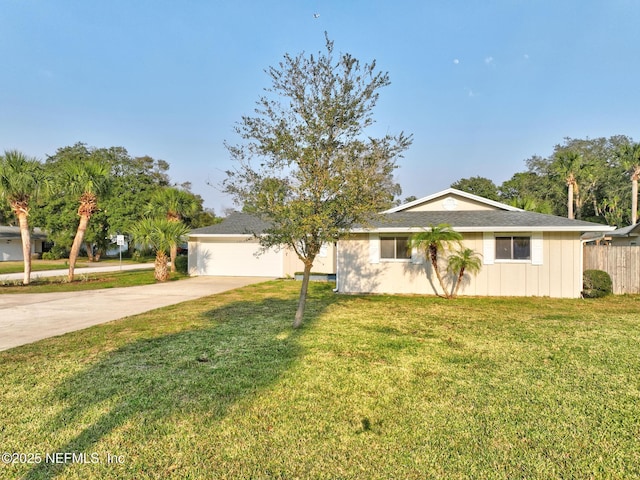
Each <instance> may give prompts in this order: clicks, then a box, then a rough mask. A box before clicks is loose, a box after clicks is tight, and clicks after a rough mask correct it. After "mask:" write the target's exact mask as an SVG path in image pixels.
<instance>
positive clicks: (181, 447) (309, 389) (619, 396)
mask: <svg viewBox="0 0 640 480" xmlns="http://www.w3.org/2000/svg"><path fill="white" fill-rule="evenodd" d="M298 288H299V283H296V282H288V281H275V282H268V283H264V284H259V285H254V286H250V287H246V288H244V289H239V290H235V291H231V292H227V293H224V294H220V295H216V296H212V297H208V298H205V299H201V300H199V301H195V302H188V303H184V304H181V305H176V306H172V307H167V308H164V309H160V310H156V311H153V312H149V313H146V314H143V315H138V316H135V317H130V318H127V319H123V320H120V321H117V322H112V323H110V324H105V325H100V326H97V327H93V328H91V329H88V330H85V331H81V332H75V333H71V334H68V335H65V336H62V337H58V338H53V339H49V340H45V341H41V342H38V343H36V344H32V345H27V346H24V347H19V348H15V349H12V350H9V351H5V352H0V377H1V378H2V380H3V388H2V389H1V390H0V434H1V435H2V437H0V438H2V444H1V445H2V449H1V450H3V451H6V452H18V453H27V454H28V453H32V454H39V455H41V456H42V457H41V458H42V461H41V462H40V463H38V464H15V465H2V464H0V477H2V478H27V479H38V478H52V477H54V476H56V478H65V479H67V478H69V479H80V478H83V479H84V478H113V479H119V478H136V479H145V478H191V479H198V478H223V479H224V478H229V479H232V478H233V479H236V478H287V479H289V478H354V479H355V478H358V479H359V478H403V479H404V478H416V479H417V478H420V479H421V478H443V479H444V478H446V479H462V478H489V479H511V478H528V479H537V478H540V479H543V478H544V479H547V478H620V479H622V478H625V479H626V478H640V413H639V412H640V410H639V409H638V402H639V400H640V380H639V377H638V371H640V316H639V315H638V312H639V311H640V297H638V296H626V297H608V298H605V299H597V300H589V301H585V300H555V299H548V298H527V299H521V298H520V299H506V298H461V299H458V300H455V301H446V300H443V299H439V298H433V297H417V296H415V297H414V296H340V295H335V294H333V293H332V292H331V285H327V284H312V285H310V300H309V303H308V307H307V320H306V324H305V326H304V327H303V328H302V329H300V330H296V331H294V330H292V329H291V328H290V322H291V320H292V317H293V314H294V312H295V308H296V300H297V293H298ZM53 452H74V453H80V452H85V453H86V454H87V458H88V459H89V460H87V461H88V462H90V460H91V458H95V459H97V460H98V462H97V463H77V462H76V463H71V462H68V463H64V464H53V463H47V462H46V461H45V458H46V457H45V455H46V454H47V453H48V454H51V453H53ZM91 454H94V455H95V457H91V456H90V455H91ZM108 455H110V456H111V458H113V457H114V456H121V457H120V459H121V460H122V463H108V462H107V459H108ZM32 458H33V457H32Z"/></svg>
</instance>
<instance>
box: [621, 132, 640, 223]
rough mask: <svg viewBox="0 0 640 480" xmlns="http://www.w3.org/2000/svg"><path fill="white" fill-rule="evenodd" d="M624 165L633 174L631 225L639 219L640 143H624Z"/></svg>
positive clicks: (622, 151) (622, 157)
mask: <svg viewBox="0 0 640 480" xmlns="http://www.w3.org/2000/svg"><path fill="white" fill-rule="evenodd" d="M620 156H621V159H622V166H623V167H624V168H625V169H626V170H627V172H629V175H630V176H631V225H635V224H636V223H637V221H638V180H639V179H640V143H632V144H629V145H623V146H622V149H621V152H620Z"/></svg>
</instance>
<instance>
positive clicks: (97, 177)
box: [0, 143, 221, 283]
mask: <svg viewBox="0 0 640 480" xmlns="http://www.w3.org/2000/svg"><path fill="white" fill-rule="evenodd" d="M168 170H169V163H167V162H166V161H164V160H156V159H153V158H151V157H149V156H143V157H132V156H131V155H129V153H128V152H127V150H126V149H125V148H123V147H109V148H95V147H89V146H87V145H86V144H84V143H76V144H75V145H72V146H67V147H62V148H59V149H58V150H57V151H56V153H55V154H54V155H51V156H48V157H47V158H46V160H45V161H44V162H41V161H39V160H37V159H34V158H30V157H27V156H25V155H24V154H22V153H21V152H17V151H15V150H13V151H5V152H4V155H0V200H3V201H0V224H3V225H16V224H20V226H21V230H23V229H24V228H27V219H28V228H34V227H40V228H42V229H43V230H44V231H45V232H47V234H48V240H49V241H50V242H52V243H53V246H52V251H51V254H52V255H53V256H54V257H67V256H68V257H69V265H70V269H69V279H70V280H72V279H73V266H74V264H75V260H76V258H77V256H78V255H79V254H80V251H81V249H82V250H84V251H86V254H87V255H88V257H89V260H98V259H99V258H100V256H101V255H104V253H105V252H106V251H107V249H108V248H109V245H110V244H111V243H112V239H113V238H114V237H115V235H117V234H122V235H126V236H127V240H128V241H129V242H131V244H130V247H133V244H132V243H133V241H134V236H133V235H132V233H134V232H135V231H136V228H137V225H138V224H139V223H140V222H141V221H142V220H143V219H160V218H161V219H163V220H166V221H168V222H174V223H175V222H179V223H181V224H183V225H184V226H185V228H187V229H189V228H198V227H202V226H207V225H211V224H214V223H217V222H218V221H220V220H221V219H219V218H217V217H216V216H215V213H214V212H213V211H212V210H206V209H204V207H203V199H202V197H200V196H199V195H197V194H194V193H192V192H191V189H190V187H191V185H190V184H189V183H183V184H179V185H178V184H174V183H172V182H171V179H170V178H169V175H168V173H167V171H168ZM23 236H24V235H23ZM175 243H176V242H173V244H172V245H171V248H170V250H171V252H170V255H171V257H172V259H173V260H175V254H176V250H177V246H176V245H175ZM23 247H24V248H26V247H27V246H26V245H25V244H24V241H23ZM130 250H131V251H133V248H131V249H130ZM27 251H28V250H27ZM173 266H175V262H173V263H172V268H173ZM26 270H28V268H27V267H26V266H25V280H26V282H25V283H27V282H28V272H27V271H26Z"/></svg>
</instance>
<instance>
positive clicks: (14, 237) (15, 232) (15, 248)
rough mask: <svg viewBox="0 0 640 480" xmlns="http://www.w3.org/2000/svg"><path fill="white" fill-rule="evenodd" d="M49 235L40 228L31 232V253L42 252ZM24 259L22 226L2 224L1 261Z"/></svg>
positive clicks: (0, 231) (0, 229)
mask: <svg viewBox="0 0 640 480" xmlns="http://www.w3.org/2000/svg"><path fill="white" fill-rule="evenodd" d="M46 239H47V236H46V235H45V233H44V232H43V231H42V230H40V229H39V228H34V229H33V231H32V232H31V254H32V255H33V254H36V253H42V246H43V244H44V242H45V241H46ZM17 260H24V258H23V256H22V238H21V237H20V227H8V226H3V225H0V261H2V262H8V261H17Z"/></svg>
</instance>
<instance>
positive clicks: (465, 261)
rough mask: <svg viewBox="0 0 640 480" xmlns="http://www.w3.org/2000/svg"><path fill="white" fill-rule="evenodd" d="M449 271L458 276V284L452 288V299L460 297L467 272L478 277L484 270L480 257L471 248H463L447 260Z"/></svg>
mask: <svg viewBox="0 0 640 480" xmlns="http://www.w3.org/2000/svg"><path fill="white" fill-rule="evenodd" d="M447 262H448V265H447V269H448V270H449V272H451V273H453V274H454V275H456V273H457V275H456V283H455V284H454V286H453V288H451V297H456V296H457V295H458V290H459V289H460V285H461V284H462V278H463V277H464V274H465V272H469V273H470V274H472V275H476V274H477V273H478V272H479V271H480V269H481V268H482V261H481V260H480V256H479V255H478V254H477V253H476V252H475V251H474V250H472V249H470V248H464V249H463V248H461V249H459V250H458V251H457V252H456V253H454V254H452V255H451V256H449V258H448V259H447Z"/></svg>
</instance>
